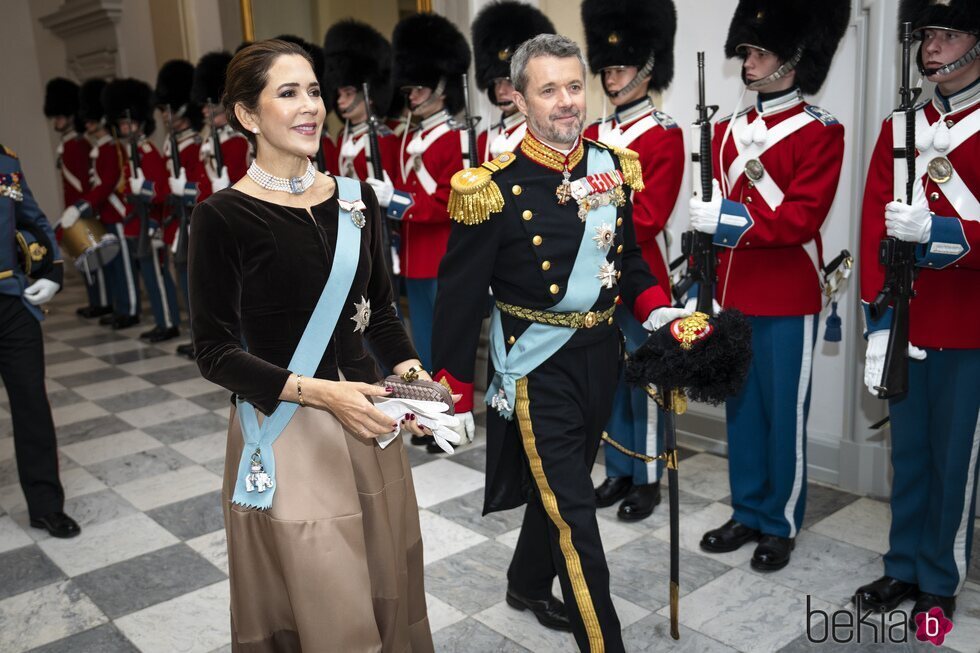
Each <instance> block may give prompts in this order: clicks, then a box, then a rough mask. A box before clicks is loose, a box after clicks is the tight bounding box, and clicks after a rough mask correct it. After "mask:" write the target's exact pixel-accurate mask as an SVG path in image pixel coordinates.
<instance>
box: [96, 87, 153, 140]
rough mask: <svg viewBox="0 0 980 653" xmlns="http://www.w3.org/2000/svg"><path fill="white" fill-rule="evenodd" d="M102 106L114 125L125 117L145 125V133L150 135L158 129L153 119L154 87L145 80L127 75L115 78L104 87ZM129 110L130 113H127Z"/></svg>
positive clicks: (109, 120) (108, 120)
mask: <svg viewBox="0 0 980 653" xmlns="http://www.w3.org/2000/svg"><path fill="white" fill-rule="evenodd" d="M102 106H103V107H105V118H106V122H108V123H109V124H110V125H112V126H113V127H116V128H118V126H119V121H120V120H123V119H125V118H127V117H128V118H129V119H131V120H132V121H133V122H136V123H139V124H141V125H142V126H143V134H144V135H145V136H150V135H151V134H153V130H154V129H156V121H155V120H154V119H153V89H151V88H150V85H149V84H147V83H146V82H144V81H141V80H138V79H134V78H132V77H127V78H125V79H114V80H112V81H111V82H109V83H108V84H106V87H105V88H104V89H102ZM127 112H128V114H127Z"/></svg>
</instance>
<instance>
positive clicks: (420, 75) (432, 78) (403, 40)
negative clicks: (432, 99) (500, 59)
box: [391, 14, 470, 113]
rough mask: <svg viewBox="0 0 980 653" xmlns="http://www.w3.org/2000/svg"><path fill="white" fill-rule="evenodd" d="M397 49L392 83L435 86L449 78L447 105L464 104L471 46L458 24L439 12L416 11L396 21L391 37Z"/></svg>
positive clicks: (454, 109) (455, 107)
mask: <svg viewBox="0 0 980 653" xmlns="http://www.w3.org/2000/svg"><path fill="white" fill-rule="evenodd" d="M391 47H392V50H393V53H394V66H393V69H392V80H393V81H392V83H393V84H394V86H395V88H401V87H403V86H427V87H429V88H433V89H434V88H435V87H436V86H437V85H438V83H439V78H440V77H444V78H445V80H446V108H447V109H449V113H457V112H458V111H459V110H460V109H462V108H463V80H462V77H461V75H462V74H463V73H465V72H466V71H467V70H469V67H470V46H469V45H468V44H467V43H466V39H465V38H464V37H463V35H462V34H461V33H460V31H459V30H458V29H456V26H455V25H453V24H452V23H451V22H449V20H448V19H446V18H445V17H443V16H440V15H438V14H413V15H411V16H408V17H407V18H403V19H402V20H401V21H399V23H398V24H397V25H395V32H394V34H393V35H392V37H391Z"/></svg>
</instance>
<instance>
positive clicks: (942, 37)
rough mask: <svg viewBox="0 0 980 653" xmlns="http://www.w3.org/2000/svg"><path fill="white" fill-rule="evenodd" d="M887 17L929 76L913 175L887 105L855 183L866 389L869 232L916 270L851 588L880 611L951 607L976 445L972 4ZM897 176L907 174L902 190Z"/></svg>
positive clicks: (874, 378) (873, 285)
mask: <svg viewBox="0 0 980 653" xmlns="http://www.w3.org/2000/svg"><path fill="white" fill-rule="evenodd" d="M899 15H900V17H899V21H900V23H905V22H909V23H911V28H912V35H913V37H914V38H915V39H916V40H918V41H919V42H920V44H921V45H920V47H919V48H918V54H917V55H916V52H915V51H914V50H913V51H912V56H913V57H915V62H916V63H917V64H918V69H919V71H920V73H921V74H922V76H923V77H924V78H925V79H927V80H928V81H930V82H933V83H934V84H935V85H936V88H935V91H934V92H933V96H932V97H931V98H929V99H928V101H926V102H923V103H922V104H921V105H919V106H918V107H915V108H914V125H915V148H914V149H915V154H914V166H915V167H914V171H915V172H914V174H912V175H909V174H908V173H906V172H905V170H908V171H911V170H912V165H911V164H912V161H908V162H907V161H906V158H905V153H906V145H905V143H906V140H905V139H906V131H905V124H907V123H906V120H907V118H911V116H909V115H908V114H905V113H904V112H901V111H900V112H896V114H895V115H894V116H893V117H890V118H889V119H887V120H885V122H884V125H883V126H882V129H881V134H880V136H879V138H878V144H877V146H876V147H875V150H874V153H873V154H872V157H871V166H870V168H869V170H868V181H867V187H866V189H865V194H864V208H863V212H862V227H861V298H862V299H863V301H864V306H865V309H866V311H867V312H866V318H867V327H868V349H867V359H866V365H865V373H864V381H865V384H867V386H868V389H869V391H870V392H871V393H872V394H873V395H875V396H881V395H880V394H879V392H878V389H879V387H881V386H885V385H886V383H885V379H884V378H883V376H882V372H883V367H884V360H885V356H886V350H887V349H888V341H889V336H890V331H891V330H892V328H893V318H894V319H896V320H897V319H898V315H897V313H894V314H893V311H892V310H891V308H888V309H887V310H885V311H883V312H882V313H883V314H879V315H878V316H877V317H878V319H877V320H876V319H873V318H872V315H871V312H870V311H868V310H867V309H868V308H869V306H870V304H871V303H872V302H874V301H875V299H876V296H877V295H878V293H879V292H881V291H882V289H883V287H884V285H885V281H886V278H887V272H886V268H885V266H883V265H882V264H881V263H880V259H879V254H878V252H879V243H881V242H882V239H884V238H886V237H888V238H893V239H897V240H898V241H901V242H902V243H912V244H914V256H913V257H911V258H912V259H914V260H913V262H912V265H914V269H915V274H916V276H915V277H914V281H913V282H912V289H913V291H914V292H913V293H912V298H911V301H910V302H909V304H908V307H909V308H908V316H907V317H906V318H905V319H907V320H908V322H907V324H906V328H907V329H908V330H907V331H906V333H907V334H908V341H909V345H908V351H907V352H905V351H902V350H904V349H905V348H906V347H905V345H904V343H901V348H902V349H901V350H899V352H898V355H904V354H906V353H908V356H909V360H908V386H907V392H905V393H904V394H901V395H898V396H894V397H892V398H890V399H889V402H888V413H889V416H890V418H891V460H892V470H893V475H892V491H891V514H892V523H891V530H890V533H889V546H888V552H887V553H886V554H885V557H884V572H885V573H884V576H882V577H881V578H879V579H878V580H876V581H874V582H873V583H870V584H868V585H864V586H863V587H860V588H858V590H857V593H856V597H855V600H856V601H860V603H859V606H860V607H861V609H862V610H864V609H868V608H870V609H874V610H881V611H888V610H892V609H894V608H896V607H897V606H898V605H899V604H900V603H901V602H902V601H904V600H905V599H906V598H911V599H914V600H915V605H914V607H913V608H912V617H913V618H915V617H916V615H919V614H920V613H932V611H933V610H934V609H936V608H938V609H940V610H942V612H943V613H944V615H945V616H946V618H952V616H953V611H954V610H955V608H956V596H957V594H959V593H960V591H961V590H962V589H963V585H964V583H965V582H966V580H967V570H968V569H969V568H970V558H971V548H972V546H973V544H974V540H973V535H974V518H975V516H976V501H975V497H976V490H977V457H978V451H980V422H978V419H980V392H977V379H980V329H978V328H977V324H980V199H978V198H980V42H978V37H980V5H978V4H977V3H976V2H975V1H973V0H951V1H950V0H945V1H942V2H940V1H938V0H903V2H902V3H901V5H900V7H899ZM899 130H900V131H899ZM899 154H900V157H899ZM897 169H902V172H901V173H900V174H901V177H900V176H899V175H898V174H896V170H897ZM904 177H909V179H908V181H911V182H912V185H913V193H912V201H911V202H908V201H907V200H908V197H907V191H906V188H905V184H904V183H902V182H904V181H906V179H904ZM896 181H898V184H897V185H898V186H901V188H896V184H895V182H896ZM886 396H887V395H886ZM921 619H922V617H918V619H916V622H917V621H918V620H921ZM913 626H914V624H913Z"/></svg>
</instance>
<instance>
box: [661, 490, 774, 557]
mask: <svg viewBox="0 0 980 653" xmlns="http://www.w3.org/2000/svg"><path fill="white" fill-rule="evenodd" d="M661 507H663V506H661ZM731 518H732V508H731V506H726V505H725V504H723V503H712V504H711V505H710V506H708V507H707V508H704V509H703V510H699V511H698V512H695V513H693V514H690V515H684V516H683V517H682V518H681V519H680V526H681V537H680V543H681V548H682V549H686V550H688V551H693V552H695V553H700V554H701V555H705V556H709V557H710V558H711V559H712V560H717V561H718V562H723V563H725V564H726V565H731V566H732V567H737V566H738V565H741V564H743V563H745V562H748V561H749V560H751V559H752V552H753V551H754V550H755V546H754V545H752V544H746V545H745V546H743V547H742V548H741V549H739V550H738V551H732V552H730V553H705V552H704V551H702V550H701V546H700V542H701V538H702V537H703V536H704V533H705V531H710V530H711V529H713V528H718V527H719V526H721V525H722V524H724V523H725V522H727V521H728V520H729V519H731ZM653 534H654V536H655V537H656V538H657V539H660V540H663V541H664V542H670V526H664V527H662V528H659V529H657V530H656V531H654V533H653Z"/></svg>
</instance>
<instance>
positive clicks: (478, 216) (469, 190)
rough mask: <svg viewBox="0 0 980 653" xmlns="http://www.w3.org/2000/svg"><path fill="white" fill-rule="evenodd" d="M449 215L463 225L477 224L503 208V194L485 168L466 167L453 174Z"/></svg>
mask: <svg viewBox="0 0 980 653" xmlns="http://www.w3.org/2000/svg"><path fill="white" fill-rule="evenodd" d="M450 185H451V186H452V192H450V194H449V216H450V217H451V218H452V219H453V220H455V221H456V222H459V223H461V224H465V225H477V224H480V223H482V222H486V221H487V220H489V219H490V214H492V213H500V212H501V211H503V210H504V196H503V195H502V194H501V193H500V187H499V186H497V184H496V183H495V182H494V181H493V177H492V175H491V172H490V171H489V170H487V169H486V168H482V167H481V168H468V169H466V170H460V171H459V172H457V173H456V174H455V175H453V178H452V181H451V182H450Z"/></svg>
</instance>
